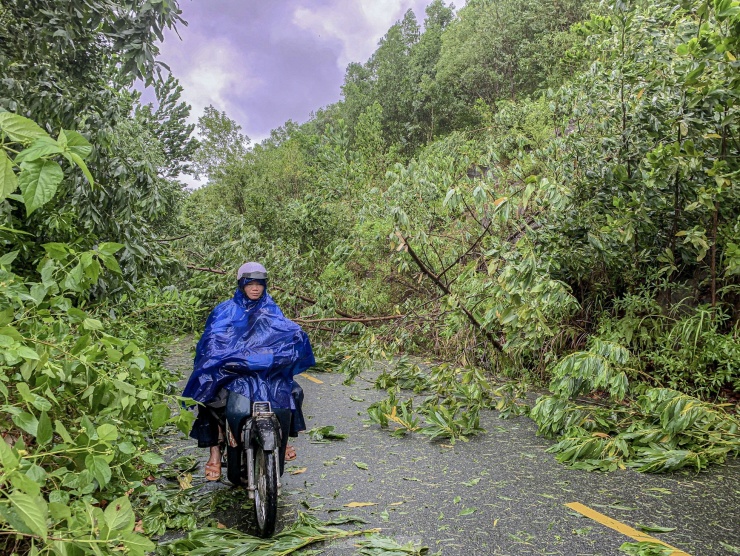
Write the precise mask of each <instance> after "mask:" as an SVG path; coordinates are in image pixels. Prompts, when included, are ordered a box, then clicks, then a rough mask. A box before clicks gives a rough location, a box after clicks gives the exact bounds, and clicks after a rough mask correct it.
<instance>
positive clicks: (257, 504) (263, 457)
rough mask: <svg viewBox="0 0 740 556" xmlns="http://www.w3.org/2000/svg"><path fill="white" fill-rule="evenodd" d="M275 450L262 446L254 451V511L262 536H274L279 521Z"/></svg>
mask: <svg viewBox="0 0 740 556" xmlns="http://www.w3.org/2000/svg"><path fill="white" fill-rule="evenodd" d="M275 467H276V466H275V452H274V451H269V452H266V451H265V450H263V449H262V447H261V446H256V447H255V451H254V486H255V489H254V512H255V514H256V517H257V529H258V530H259V535H260V537H263V538H266V537H270V536H272V534H273V533H274V532H275V524H276V523H277V507H278V503H277V501H278V477H277V473H276V472H275Z"/></svg>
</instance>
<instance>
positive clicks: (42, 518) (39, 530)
mask: <svg viewBox="0 0 740 556" xmlns="http://www.w3.org/2000/svg"><path fill="white" fill-rule="evenodd" d="M8 498H10V503H11V504H13V508H14V509H15V511H16V512H17V514H18V516H19V517H20V518H21V519H22V520H23V523H25V524H26V526H27V527H28V528H29V529H30V530H31V531H33V532H34V533H35V534H37V535H38V536H40V537H41V538H43V539H44V540H46V535H47V529H46V515H47V513H48V508H47V506H46V502H45V501H44V499H43V498H40V497H36V498H32V497H30V496H28V495H27V494H23V493H21V492H13V493H11V494H10V495H9V496H8Z"/></svg>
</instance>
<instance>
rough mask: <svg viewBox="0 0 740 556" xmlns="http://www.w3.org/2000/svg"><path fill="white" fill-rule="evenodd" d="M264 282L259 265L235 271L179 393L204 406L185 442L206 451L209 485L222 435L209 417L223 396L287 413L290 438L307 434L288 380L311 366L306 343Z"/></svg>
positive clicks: (296, 391) (217, 469)
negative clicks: (233, 289) (230, 293)
mask: <svg viewBox="0 0 740 556" xmlns="http://www.w3.org/2000/svg"><path fill="white" fill-rule="evenodd" d="M267 281H268V275H267V270H266V269H265V267H264V266H262V265H261V264H259V263H257V262H248V263H245V264H243V265H242V266H241V267H239V270H238V271H237V289H236V292H235V293H234V296H233V298H232V299H230V300H227V301H224V302H223V303H220V304H219V305H218V306H216V308H215V309H213V311H211V314H210V315H209V316H208V319H207V320H206V325H205V330H204V331H203V335H202V336H201V339H200V341H199V342H198V345H197V347H196V352H195V360H194V365H193V373H192V374H191V375H190V379H189V380H188V383H187V385H186V386H185V390H184V391H183V396H185V397H188V398H192V399H193V400H195V401H196V402H200V403H202V404H203V405H202V406H200V407H199V408H198V416H197V418H196V420H195V422H194V423H193V427H192V430H191V432H190V436H191V438H194V439H196V440H197V441H198V447H199V448H210V458H209V459H208V462H207V463H206V468H205V476H206V479H207V480H209V481H217V480H219V478H220V477H221V444H222V443H223V442H224V437H223V435H224V431H223V430H221V427H220V426H219V419H218V418H217V416H216V414H214V412H218V411H223V408H224V406H225V405H226V399H227V397H228V392H226V390H229V391H233V392H236V393H239V394H242V395H244V396H247V397H248V398H250V399H251V400H253V401H269V402H270V403H271V404H272V405H273V407H277V408H283V409H290V410H291V411H290V415H291V419H290V421H291V422H290V424H289V426H287V427H285V428H286V430H289V436H291V437H295V436H298V432H299V431H302V430H305V429H306V425H305V421H304V418H303V413H302V411H301V405H302V402H303V390H302V389H301V387H300V385H298V383H296V382H295V381H294V380H293V377H294V376H295V375H297V374H299V373H302V372H303V371H305V370H306V369H308V368H309V367H311V366H313V365H314V364H315V359H314V355H313V350H312V348H311V342H310V341H309V338H308V335H307V334H306V333H305V332H304V331H303V330H302V329H301V327H300V326H298V325H297V324H296V323H294V322H293V321H291V320H289V319H288V318H286V317H285V316H284V315H283V313H282V311H281V310H280V308H279V307H278V306H277V304H276V303H275V301H274V300H273V299H272V297H271V296H270V294H268V293H267ZM245 370H246V371H247V372H244V371H245ZM283 443H284V444H285V442H283ZM284 455H285V460H288V461H289V460H291V459H295V451H294V450H293V447H292V446H289V445H286V449H285V454H284Z"/></svg>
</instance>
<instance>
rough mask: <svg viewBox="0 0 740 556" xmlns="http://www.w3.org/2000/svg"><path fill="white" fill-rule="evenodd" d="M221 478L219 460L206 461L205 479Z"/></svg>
mask: <svg viewBox="0 0 740 556" xmlns="http://www.w3.org/2000/svg"><path fill="white" fill-rule="evenodd" d="M220 478H221V462H218V463H206V481H218V480H219V479H220Z"/></svg>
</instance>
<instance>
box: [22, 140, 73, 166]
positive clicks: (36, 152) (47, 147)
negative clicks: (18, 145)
mask: <svg viewBox="0 0 740 556" xmlns="http://www.w3.org/2000/svg"><path fill="white" fill-rule="evenodd" d="M62 150H63V149H62V147H60V146H59V144H58V143H57V142H56V141H54V139H52V138H51V137H39V138H38V139H36V140H35V141H34V142H33V143H31V145H30V146H29V147H28V148H27V149H24V150H22V151H21V152H20V153H19V154H18V156H16V157H15V163H16V164H20V163H21V162H33V161H34V160H37V159H39V158H41V157H44V156H48V155H50V154H60V153H61V152H62Z"/></svg>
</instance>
